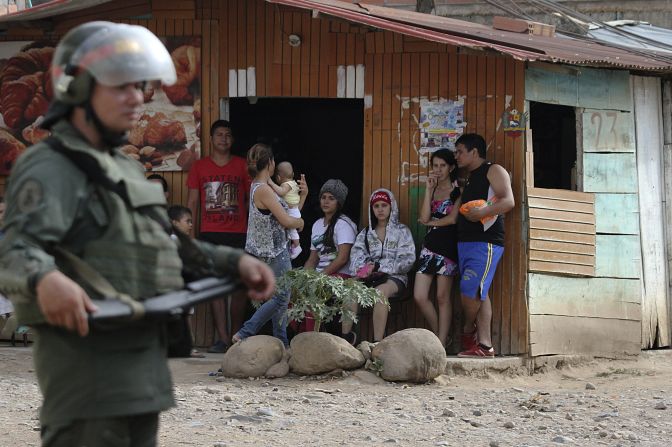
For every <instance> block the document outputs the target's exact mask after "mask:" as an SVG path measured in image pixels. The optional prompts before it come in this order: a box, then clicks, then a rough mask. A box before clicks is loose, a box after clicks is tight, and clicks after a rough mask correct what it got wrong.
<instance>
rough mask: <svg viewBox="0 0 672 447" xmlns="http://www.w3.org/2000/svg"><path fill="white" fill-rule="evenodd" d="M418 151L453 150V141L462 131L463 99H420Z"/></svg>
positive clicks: (463, 125)
mask: <svg viewBox="0 0 672 447" xmlns="http://www.w3.org/2000/svg"><path fill="white" fill-rule="evenodd" d="M419 125H420V152H421V153H422V154H426V153H432V152H435V151H437V150H439V149H450V150H452V151H454V150H455V141H456V140H457V139H458V138H459V137H460V135H462V133H463V132H464V127H465V126H466V125H467V123H466V122H465V121H464V99H463V98H460V99H458V100H457V101H453V100H441V101H428V100H422V101H420V123H419Z"/></svg>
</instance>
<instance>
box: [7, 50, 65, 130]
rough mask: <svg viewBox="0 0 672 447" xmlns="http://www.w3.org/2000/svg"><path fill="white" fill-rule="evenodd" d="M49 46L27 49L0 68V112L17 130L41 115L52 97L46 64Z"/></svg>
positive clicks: (49, 60) (50, 53)
mask: <svg viewBox="0 0 672 447" xmlns="http://www.w3.org/2000/svg"><path fill="white" fill-rule="evenodd" d="M53 54H54V49H53V48H52V47H43V48H31V49H29V50H27V51H22V52H20V53H18V54H17V55H15V56H13V57H11V58H9V60H7V62H6V63H5V65H4V66H3V67H2V69H0V112H1V113H2V116H3V118H4V121H5V124H6V125H7V127H9V128H11V129H19V128H22V127H24V126H25V125H26V124H30V123H32V122H33V121H35V119H36V118H37V117H38V116H40V115H44V114H45V113H46V111H47V109H48V108H49V101H50V100H51V98H52V96H53V91H52V85H51V72H50V68H49V65H50V63H51V58H52V56H53Z"/></svg>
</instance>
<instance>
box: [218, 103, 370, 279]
mask: <svg viewBox="0 0 672 447" xmlns="http://www.w3.org/2000/svg"><path fill="white" fill-rule="evenodd" d="M229 111H230V113H229V120H230V122H231V125H232V127H233V130H234V137H235V145H234V152H235V153H236V154H237V155H241V156H245V153H246V151H247V149H249V148H250V147H251V146H252V145H254V144H255V143H257V142H262V143H267V144H270V145H271V146H272V147H273V152H274V154H275V160H276V163H279V162H281V161H285V160H287V161H290V162H291V163H292V165H293V166H294V173H295V174H296V175H297V177H298V176H299V175H300V174H305V175H306V181H307V183H308V188H309V194H308V199H307V200H306V205H305V206H304V208H303V211H302V215H303V219H304V221H305V222H306V225H305V228H304V229H303V232H302V233H301V246H302V248H303V253H302V254H301V255H300V256H299V257H298V258H297V259H295V260H294V262H293V264H294V265H295V266H299V265H303V263H304V262H305V260H306V259H307V257H308V253H309V250H310V231H311V228H312V225H313V223H314V222H315V221H316V220H317V219H318V218H319V217H321V216H322V211H321V210H320V203H319V197H318V196H319V192H320V187H321V186H322V184H323V183H324V182H325V181H326V180H328V179H330V178H339V179H341V180H342V181H343V182H344V183H345V184H346V185H347V186H348V198H347V200H346V203H345V207H344V212H345V214H347V215H348V216H349V217H350V218H352V219H353V220H354V221H355V222H356V223H358V220H359V212H360V209H361V196H362V183H363V181H362V175H363V145H364V141H363V138H364V137H363V135H364V102H363V101H362V100H360V99H298V98H297V99H294V98H258V99H257V100H256V101H253V102H250V101H249V100H248V99H247V98H232V99H230V100H229Z"/></svg>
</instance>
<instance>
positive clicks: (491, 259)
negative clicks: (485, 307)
mask: <svg viewBox="0 0 672 447" xmlns="http://www.w3.org/2000/svg"><path fill="white" fill-rule="evenodd" d="M503 253H504V247H501V246H499V245H493V244H490V243H488V242H458V243H457V257H458V260H459V263H460V292H461V293H462V295H464V296H467V297H469V298H476V297H477V296H480V298H481V301H485V298H486V297H487V296H488V290H489V289H490V284H492V278H494V277H495V270H496V269H497V264H498V263H499V260H500V259H501V258H502V254H503Z"/></svg>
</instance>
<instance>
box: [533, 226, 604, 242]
mask: <svg viewBox="0 0 672 447" xmlns="http://www.w3.org/2000/svg"><path fill="white" fill-rule="evenodd" d="M530 239H531V240H532V239H536V240H539V241H557V242H569V243H574V244H587V245H593V246H594V245H595V235H594V234H582V233H567V232H563V231H550V230H537V229H531V230H530Z"/></svg>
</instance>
